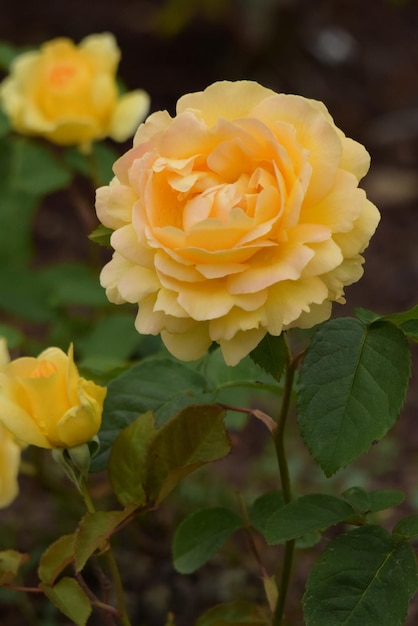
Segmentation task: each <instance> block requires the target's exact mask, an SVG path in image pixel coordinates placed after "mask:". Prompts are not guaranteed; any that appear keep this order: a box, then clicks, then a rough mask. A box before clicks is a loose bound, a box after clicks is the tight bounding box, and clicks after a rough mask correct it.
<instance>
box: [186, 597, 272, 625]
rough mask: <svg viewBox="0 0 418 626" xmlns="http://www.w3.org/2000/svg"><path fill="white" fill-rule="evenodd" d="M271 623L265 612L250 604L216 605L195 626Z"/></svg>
mask: <svg viewBox="0 0 418 626" xmlns="http://www.w3.org/2000/svg"><path fill="white" fill-rule="evenodd" d="M270 623H271V618H270V619H269V618H268V617H267V616H266V614H265V610H264V609H261V608H260V607H258V606H256V605H255V604H251V603H250V602H245V601H242V602H228V603H225V604H218V605H217V606H214V607H212V608H210V609H209V610H208V611H206V613H204V615H201V617H199V619H198V620H197V622H196V626H229V625H230V624H235V626H240V625H242V626H267V625H268V624H270Z"/></svg>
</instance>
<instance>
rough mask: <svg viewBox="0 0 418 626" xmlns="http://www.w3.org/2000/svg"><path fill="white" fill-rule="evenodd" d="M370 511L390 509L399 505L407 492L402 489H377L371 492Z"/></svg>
mask: <svg viewBox="0 0 418 626" xmlns="http://www.w3.org/2000/svg"><path fill="white" fill-rule="evenodd" d="M369 498H370V509H369V511H370V513H376V512H377V511H383V510H385V509H390V508H392V507H393V506H398V505H399V504H401V502H403V501H404V500H405V494H404V492H403V491H401V490H400V489H375V490H374V491H370V492H369Z"/></svg>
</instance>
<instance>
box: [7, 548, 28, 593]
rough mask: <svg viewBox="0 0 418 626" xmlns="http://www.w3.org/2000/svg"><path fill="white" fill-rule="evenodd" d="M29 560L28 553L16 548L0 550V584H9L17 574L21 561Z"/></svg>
mask: <svg viewBox="0 0 418 626" xmlns="http://www.w3.org/2000/svg"><path fill="white" fill-rule="evenodd" d="M27 561H29V555H28V554H23V553H22V552H17V550H2V551H1V552H0V585H9V584H10V583H11V582H12V581H13V580H14V579H15V578H16V576H17V574H18V572H19V568H20V566H21V565H23V563H26V562H27Z"/></svg>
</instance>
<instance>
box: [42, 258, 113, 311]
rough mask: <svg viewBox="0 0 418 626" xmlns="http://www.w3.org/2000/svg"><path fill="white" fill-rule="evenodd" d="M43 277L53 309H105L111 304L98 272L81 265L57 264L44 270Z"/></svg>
mask: <svg viewBox="0 0 418 626" xmlns="http://www.w3.org/2000/svg"><path fill="white" fill-rule="evenodd" d="M41 276H42V280H43V281H44V283H45V285H47V288H48V290H49V294H48V303H49V305H50V306H51V307H65V306H75V305H80V306H81V305H82V306H91V307H103V306H107V305H108V304H109V302H108V300H107V298H106V295H105V292H104V290H103V288H102V287H101V286H100V282H99V273H98V271H92V270H91V269H90V268H89V267H87V266H85V265H82V264H81V263H56V264H54V265H52V266H50V267H47V268H45V269H43V270H42V272H41Z"/></svg>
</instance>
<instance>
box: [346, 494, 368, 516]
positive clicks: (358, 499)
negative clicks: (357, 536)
mask: <svg viewBox="0 0 418 626" xmlns="http://www.w3.org/2000/svg"><path fill="white" fill-rule="evenodd" d="M342 496H343V498H345V499H346V500H347V502H348V503H349V504H350V505H351V506H352V507H353V509H355V510H356V511H358V512H359V513H362V514H365V513H367V512H368V511H370V506H371V502H370V496H369V494H368V493H367V491H365V490H364V489H363V488H362V487H350V489H347V490H346V491H344V493H343V494H342Z"/></svg>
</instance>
